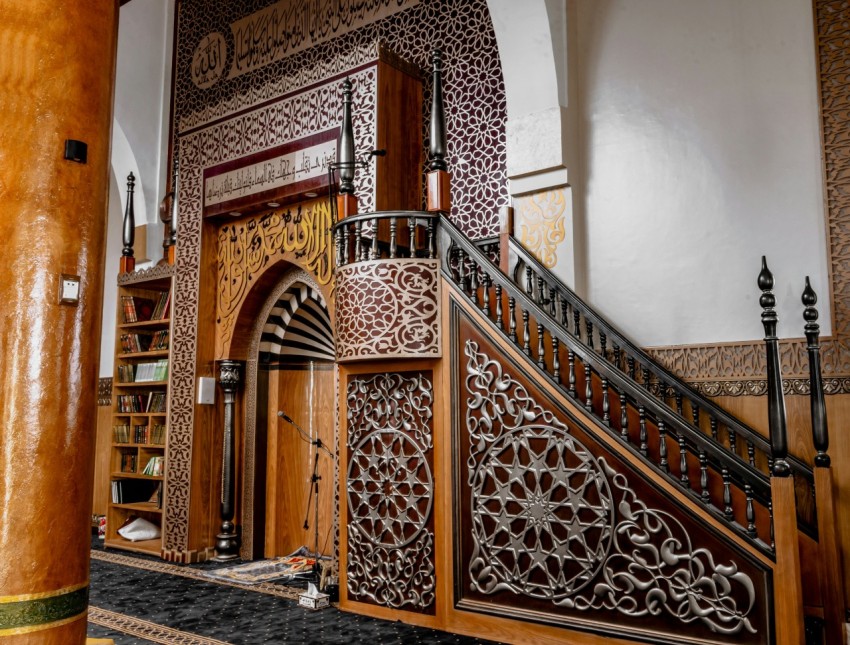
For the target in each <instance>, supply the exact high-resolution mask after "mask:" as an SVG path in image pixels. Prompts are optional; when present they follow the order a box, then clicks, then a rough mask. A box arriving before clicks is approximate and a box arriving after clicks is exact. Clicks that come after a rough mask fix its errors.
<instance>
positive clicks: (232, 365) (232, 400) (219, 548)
mask: <svg viewBox="0 0 850 645" xmlns="http://www.w3.org/2000/svg"><path fill="white" fill-rule="evenodd" d="M241 382H242V363H241V362H239V361H231V360H224V361H219V363H218V384H219V386H220V387H221V390H222V392H224V446H223V450H222V456H221V529H220V531H219V533H218V535H216V536H215V557H214V558H213V560H215V561H217V562H227V561H229V560H235V559H236V558H238V557H239V536H238V535H237V533H236V526H235V525H234V524H233V501H234V494H233V493H234V491H233V485H234V482H233V477H234V463H233V452H234V435H233V420H234V418H235V414H234V412H235V410H234V408H235V407H236V394H237V393H238V392H239V386H240V384H241Z"/></svg>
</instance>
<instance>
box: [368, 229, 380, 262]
mask: <svg viewBox="0 0 850 645" xmlns="http://www.w3.org/2000/svg"><path fill="white" fill-rule="evenodd" d="M369 259H370V260H377V259H378V220H377V219H374V220H372V250H371V252H370V253H369Z"/></svg>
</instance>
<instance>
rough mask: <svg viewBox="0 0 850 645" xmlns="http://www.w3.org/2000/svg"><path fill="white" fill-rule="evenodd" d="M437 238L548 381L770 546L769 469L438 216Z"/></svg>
mask: <svg viewBox="0 0 850 645" xmlns="http://www.w3.org/2000/svg"><path fill="white" fill-rule="evenodd" d="M438 239H439V245H438V247H439V250H440V257H441V260H442V270H443V274H444V275H445V277H446V278H448V279H449V280H450V281H451V282H453V283H454V284H455V285H456V286H457V287H458V289H459V290H460V291H462V292H463V293H464V294H465V296H466V297H467V298H468V299H469V301H470V302H472V303H473V304H474V305H475V306H476V307H477V308H478V309H479V310H480V311H481V312H482V313H483V314H484V316H486V317H487V318H488V319H489V320H490V321H491V322H492V323H493V325H494V326H495V328H496V329H497V330H498V331H499V332H500V333H501V335H502V336H503V338H505V339H508V340H509V341H510V342H512V343H514V344H515V345H516V347H517V348H518V350H519V351H521V352H522V353H524V354H525V355H526V356H527V357H528V358H529V359H530V361H531V362H532V363H533V364H534V365H536V367H537V368H538V369H539V370H540V372H541V373H542V374H543V376H544V377H545V378H546V379H547V380H548V381H549V382H550V383H552V384H553V385H555V386H556V387H558V388H560V389H561V390H562V391H564V392H565V393H566V394H568V395H569V396H570V397H572V398H573V399H575V400H576V401H577V402H578V403H579V404H580V405H582V406H583V407H584V408H585V410H586V411H587V412H588V413H589V414H590V415H592V416H594V417H595V418H596V419H597V420H598V421H599V422H600V423H601V425H602V426H603V427H604V428H606V429H607V431H608V432H610V433H611V434H613V435H614V436H616V437H617V438H618V439H619V440H620V441H622V443H623V444H625V445H626V446H628V447H629V449H630V450H631V451H632V452H633V453H634V454H636V455H640V456H641V457H642V458H644V459H645V460H647V461H648V462H649V463H650V464H652V466H653V467H654V468H655V469H656V470H657V471H659V472H660V473H661V474H662V475H663V476H665V477H666V478H667V479H668V480H669V481H671V482H673V483H674V484H675V485H676V486H678V487H679V488H680V489H681V490H683V491H684V492H685V493H686V494H687V495H688V496H689V497H690V498H691V499H693V500H694V501H695V502H697V503H699V504H701V505H703V506H704V507H705V508H707V509H708V510H709V511H710V512H711V513H712V514H713V515H714V516H716V517H717V518H719V519H720V520H721V521H723V522H725V523H727V524H728V525H729V526H731V527H733V529H734V530H735V531H737V532H738V533H739V534H741V535H742V536H743V537H744V538H745V539H747V540H748V541H750V542H751V543H752V544H754V545H755V546H756V547H757V548H759V549H760V550H762V551H763V552H766V553H771V554H772V552H773V546H772V517H771V508H770V480H769V478H768V476H767V475H765V474H764V473H762V472H760V471H759V470H758V469H756V468H755V467H754V466H753V465H751V464H750V463H749V462H748V461H747V460H743V459H738V458H735V457H734V456H733V455H732V454H730V452H729V450H728V449H727V448H726V447H725V446H723V445H722V444H721V443H719V442H718V441H716V440H714V439H713V438H712V437H711V436H710V435H706V434H705V433H703V432H701V431H700V430H698V429H697V428H696V427H694V426H693V425H692V424H690V423H687V422H686V421H685V420H684V419H683V417H682V416H681V415H679V414H677V413H676V411H675V410H673V409H671V408H670V407H669V406H668V405H666V403H664V402H662V401H661V400H660V399H659V398H658V397H656V396H654V395H652V394H651V393H650V392H649V391H648V389H647V388H645V387H643V385H642V384H641V383H639V382H638V381H637V380H636V379H632V378H629V377H628V375H627V374H624V373H623V372H622V370H620V369H619V368H618V367H617V366H615V364H614V363H613V362H611V361H609V360H608V359H606V358H604V357H603V356H602V355H600V354H599V353H598V351H596V350H594V349H592V348H590V347H589V346H587V345H585V344H584V343H583V342H581V341H580V340H579V339H578V338H577V337H576V335H574V334H573V333H572V332H570V331H568V330H567V329H566V328H565V327H564V326H563V325H561V324H559V323H558V322H556V320H555V319H554V318H552V317H551V314H550V312H549V311H547V310H546V309H544V308H543V306H541V304H540V303H538V302H536V301H535V299H534V298H533V297H532V296H530V295H529V294H528V293H527V292H526V291H525V290H524V289H521V288H519V287H518V286H517V285H516V284H515V283H514V281H513V280H512V279H511V278H509V277H508V276H507V275H506V274H504V273H502V272H501V271H500V270H499V269H498V268H497V267H496V266H494V265H493V264H492V262H491V261H490V260H489V258H487V257H486V256H485V255H484V254H483V253H482V252H481V250H480V249H479V248H478V247H477V246H476V245H475V244H474V243H473V242H471V241H470V240H469V239H467V238H466V236H464V235H463V234H462V233H461V232H460V231H458V230H457V229H456V228H455V227H454V226H453V225H452V224H451V223H450V222H448V221H446V220H443V222H442V223H441V226H440V230H439V233H438Z"/></svg>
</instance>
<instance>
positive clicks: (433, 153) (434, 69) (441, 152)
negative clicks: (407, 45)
mask: <svg viewBox="0 0 850 645" xmlns="http://www.w3.org/2000/svg"><path fill="white" fill-rule="evenodd" d="M431 74H432V76H431V78H432V86H431V122H430V124H429V126H428V158H429V161H428V170H430V171H432V172H433V171H435V170H448V169H449V166H448V164H447V163H446V113H445V110H444V109H443V53H442V52H441V51H440V50H439V49H435V50H434V51H433V52H432V53H431Z"/></svg>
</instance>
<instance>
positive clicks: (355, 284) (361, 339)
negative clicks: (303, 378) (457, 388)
mask: <svg viewBox="0 0 850 645" xmlns="http://www.w3.org/2000/svg"><path fill="white" fill-rule="evenodd" d="M439 270H440V269H439V261H438V260H417V259H396V260H372V261H369V262H358V263H356V264H349V265H346V266H343V267H340V268H339V269H338V270H337V276H336V280H337V282H336V331H337V360H339V361H340V362H345V361H354V360H362V359H371V358H422V357H439V356H440V355H441V349H440V306H439V302H440V276H439Z"/></svg>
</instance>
